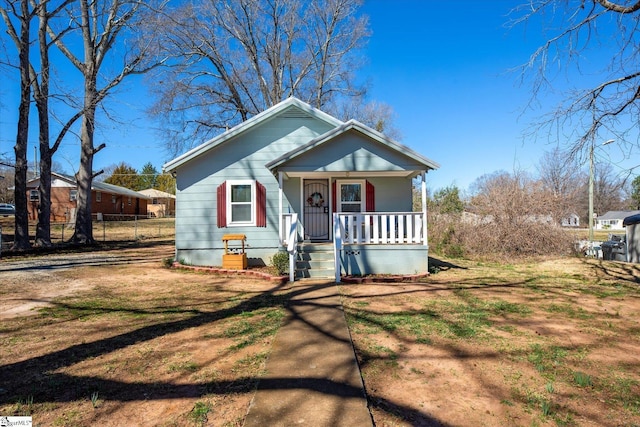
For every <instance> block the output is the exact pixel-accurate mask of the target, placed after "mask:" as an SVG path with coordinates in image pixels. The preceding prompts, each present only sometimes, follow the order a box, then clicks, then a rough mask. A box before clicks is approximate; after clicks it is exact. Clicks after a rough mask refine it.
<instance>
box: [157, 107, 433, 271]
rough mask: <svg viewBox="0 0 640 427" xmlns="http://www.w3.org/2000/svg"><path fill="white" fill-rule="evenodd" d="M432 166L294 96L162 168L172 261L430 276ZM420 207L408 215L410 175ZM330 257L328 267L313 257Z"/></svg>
mask: <svg viewBox="0 0 640 427" xmlns="http://www.w3.org/2000/svg"><path fill="white" fill-rule="evenodd" d="M438 167H439V166H438V164H437V163H435V162H433V161H432V160H429V159H428V158H426V157H424V156H422V155H421V154H418V153H416V152H415V151H413V150H411V149H409V148H408V147H406V146H403V145H401V144H399V143H397V142H395V141H393V140H391V139H389V138H387V137H386V136H384V135H383V134H381V133H379V132H377V131H375V130H373V129H371V128H369V127H367V126H365V125H363V124H361V123H359V122H357V121H354V120H350V121H347V122H343V121H341V120H338V119H336V118H335V117H332V116H330V115H329V114H326V113H324V112H322V111H320V110H318V109H315V108H312V107H311V106H310V105H308V104H306V103H304V102H302V101H300V100H298V99H296V98H289V99H287V100H285V101H283V102H281V103H279V104H277V105H275V106H273V107H271V108H269V109H268V110H266V111H264V112H262V113H260V114H258V115H256V116H254V117H252V118H250V119H249V120H247V121H245V122H243V123H241V124H239V125H238V126H236V127H234V128H232V129H229V130H228V131H226V132H224V133H223V134H221V135H219V136H217V137H215V138H213V139H211V140H209V141H207V142H205V143H203V144H202V145H200V146H198V147H196V148H194V149H192V150H190V151H189V152H187V153H185V154H183V155H182V156H180V157H178V158H176V159H174V160H171V161H170V162H168V163H166V164H165V165H164V166H163V170H164V171H165V172H171V173H173V174H174V176H175V177H176V184H177V190H176V259H179V260H181V261H184V262H186V263H189V264H192V265H208V266H216V265H221V259H222V254H223V252H224V244H223V242H222V237H223V235H225V234H245V235H246V237H247V256H248V258H249V264H250V265H251V264H269V262H270V258H271V257H272V256H273V255H274V254H275V253H276V252H277V251H279V250H286V251H288V253H289V256H290V270H291V271H290V278H291V280H293V279H294V276H295V277H317V276H320V277H325V278H326V277H331V278H334V277H335V279H336V281H339V280H340V276H341V275H343V274H355V275H359V274H382V273H388V274H416V273H426V272H427V271H428V265H427V263H428V246H427V220H426V218H427V215H426V202H425V200H426V197H425V195H426V186H425V184H424V182H425V180H424V178H425V174H426V173H427V172H428V171H430V170H434V169H437V168H438ZM415 177H422V194H423V198H422V200H423V203H422V209H421V211H420V212H412V180H413V178H415ZM322 252H325V253H326V252H328V253H329V262H328V265H327V261H326V259H325V260H324V261H320V259H324V258H323V257H322V256H321V255H320V253H322Z"/></svg>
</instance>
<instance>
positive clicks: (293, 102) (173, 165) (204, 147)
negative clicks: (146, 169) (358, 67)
mask: <svg viewBox="0 0 640 427" xmlns="http://www.w3.org/2000/svg"><path fill="white" fill-rule="evenodd" d="M291 106H295V107H297V108H299V109H301V110H303V111H305V112H307V113H309V114H310V115H312V116H313V117H316V118H318V119H320V120H323V121H325V122H327V123H330V124H332V125H335V126H339V125H341V124H342V121H340V120H338V119H336V118H335V117H333V116H331V115H329V114H327V113H325V112H324V111H321V110H319V109H317V108H313V107H312V106H310V105H309V104H307V103H305V102H303V101H300V100H299V99H297V98H293V97H291V98H287V99H285V100H284V101H281V102H279V103H278V104H276V105H274V106H272V107H271V108H268V109H266V110H264V111H262V112H260V113H258V114H256V115H255V116H253V117H251V118H250V119H248V120H246V121H244V122H242V123H240V124H238V125H236V126H234V127H233V128H231V129H229V130H228V131H226V132H224V133H222V134H220V135H218V136H216V137H214V138H211V139H210V140H208V141H205V142H204V143H202V144H200V145H199V146H197V147H195V148H193V149H191V150H189V151H187V152H186V153H184V154H182V155H180V156H178V157H176V158H175V159H173V160H171V161H169V162H167V163H165V164H164V165H163V166H162V171H163V172H171V171H174V170H176V169H177V168H179V167H180V166H182V165H183V164H185V163H187V162H188V161H190V160H191V159H194V158H196V157H198V156H200V155H201V154H204V153H205V152H207V151H209V150H210V149H212V148H214V147H216V146H218V145H220V144H222V143H224V142H226V141H228V140H230V139H232V138H233V137H235V136H237V135H240V134H241V133H243V132H245V131H246V130H248V129H250V128H251V127H253V126H255V125H257V124H259V123H262V122H264V121H266V120H268V119H270V118H272V117H274V116H276V115H277V114H278V113H279V112H281V111H283V110H285V109H286V108H288V107H291Z"/></svg>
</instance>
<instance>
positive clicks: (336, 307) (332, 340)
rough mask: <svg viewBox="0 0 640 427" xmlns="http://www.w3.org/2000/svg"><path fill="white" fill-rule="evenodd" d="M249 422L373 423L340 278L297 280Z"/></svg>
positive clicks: (252, 426)
mask: <svg viewBox="0 0 640 427" xmlns="http://www.w3.org/2000/svg"><path fill="white" fill-rule="evenodd" d="M291 286H292V288H291V291H292V293H293V294H294V295H295V296H294V297H293V298H292V299H291V301H290V302H289V307H288V308H289V318H288V319H287V320H286V323H285V324H284V325H283V326H282V327H281V328H280V330H279V331H278V334H277V335H276V338H275V342H274V345H273V349H272V352H271V355H270V357H269V360H268V362H267V366H266V370H267V373H266V374H265V375H264V376H263V377H262V379H261V380H260V383H259V384H258V390H257V392H256V395H255V397H254V398H253V401H252V403H251V406H250V407H249V413H248V414H247V417H246V419H245V423H244V426H245V427H258V426H259V427H264V426H295V425H305V426H332V427H334V426H350V427H355V426H372V425H373V422H372V419H371V414H370V413H369V410H368V408H367V400H366V397H365V393H364V386H363V384H362V378H361V377H360V370H359V368H358V364H357V362H356V359H355V355H354V352H353V346H352V344H351V338H350V335H349V330H348V328H347V323H346V320H345V317H344V312H343V311H342V304H341V302H340V296H339V294H338V289H337V287H336V285H335V283H327V282H295V283H293V284H291Z"/></svg>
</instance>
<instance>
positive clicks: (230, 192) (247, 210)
mask: <svg viewBox="0 0 640 427" xmlns="http://www.w3.org/2000/svg"><path fill="white" fill-rule="evenodd" d="M217 197H218V200H217V207H218V215H217V217H218V227H234V226H257V227H266V226H267V191H266V188H265V186H264V185H262V184H261V183H259V182H258V181H254V180H228V181H225V182H223V183H222V184H221V185H220V186H218V189H217Z"/></svg>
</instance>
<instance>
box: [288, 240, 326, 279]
mask: <svg viewBox="0 0 640 427" xmlns="http://www.w3.org/2000/svg"><path fill="white" fill-rule="evenodd" d="M333 277H335V270H334V260H333V245H330V244H326V243H325V244H317V243H316V244H314V243H305V244H302V245H299V246H298V259H297V260H296V278H300V279H302V278H314V279H329V278H333Z"/></svg>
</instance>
